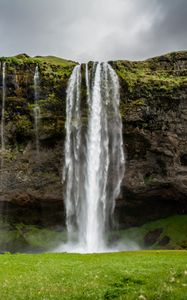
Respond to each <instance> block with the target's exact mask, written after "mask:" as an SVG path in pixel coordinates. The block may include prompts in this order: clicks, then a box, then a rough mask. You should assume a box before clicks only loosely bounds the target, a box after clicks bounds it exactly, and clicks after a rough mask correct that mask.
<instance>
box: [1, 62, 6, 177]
mask: <svg viewBox="0 0 187 300" xmlns="http://www.w3.org/2000/svg"><path fill="white" fill-rule="evenodd" d="M5 101H6V63H5V62H3V63H2V106H1V107H2V108H1V175H2V169H3V166H4V151H5Z"/></svg>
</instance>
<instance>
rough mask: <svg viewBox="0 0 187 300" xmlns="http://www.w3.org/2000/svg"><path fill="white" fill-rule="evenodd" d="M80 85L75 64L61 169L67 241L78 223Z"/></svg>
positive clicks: (68, 92) (67, 107) (78, 70)
mask: <svg viewBox="0 0 187 300" xmlns="http://www.w3.org/2000/svg"><path fill="white" fill-rule="evenodd" d="M80 86H81V67H80V66H76V67H75V68H74V70H73V73H72V75H71V78H70V81H69V85H68V89H67V99H66V141H65V166H64V170H63V182H64V183H65V184H66V190H65V203H66V224H67V230H68V240H69V241H73V239H74V233H75V231H76V227H77V226H79V225H78V224H80V220H79V206H80V197H81V194H80V182H79V181H80V168H81V163H80V147H81V134H80V133H81V116H80Z"/></svg>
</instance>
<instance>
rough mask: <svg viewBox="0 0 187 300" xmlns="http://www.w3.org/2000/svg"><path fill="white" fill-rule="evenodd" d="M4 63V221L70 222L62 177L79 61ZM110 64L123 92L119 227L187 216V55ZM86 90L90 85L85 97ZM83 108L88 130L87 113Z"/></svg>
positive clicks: (21, 58)
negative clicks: (37, 112)
mask: <svg viewBox="0 0 187 300" xmlns="http://www.w3.org/2000/svg"><path fill="white" fill-rule="evenodd" d="M4 60H6V69H7V74H6V86H7V88H6V117H5V125H6V126H5V137H6V141H5V142H6V143H5V144H6V152H5V153H4V168H3V170H2V172H1V173H2V180H1V188H0V207H1V211H2V216H4V217H6V218H8V219H9V220H13V222H22V223H26V224H43V226H48V225H51V224H53V223H54V224H64V223H65V215H64V208H63V186H62V183H61V175H62V167H63V161H64V157H63V155H64V154H63V144H64V138H65V120H66V108H65V101H66V88H67V82H68V79H69V76H70V74H71V72H72V70H73V67H74V66H75V64H76V63H74V62H70V61H65V60H62V59H59V58H54V57H36V58H31V57H28V56H27V55H25V54H21V55H18V56H16V57H13V58H6V59H5V58H2V59H0V61H4ZM36 64H38V66H39V71H40V91H39V92H40V99H39V103H40V108H41V120H40V126H39V137H40V155H39V157H36V150H35V134H34V116H33V105H34V83H33V76H34V71H35V66H36ZM111 65H112V66H113V68H114V69H115V70H116V72H117V74H118V76H119V80H120V86H121V90H120V92H121V104H120V111H121V115H122V121H123V137H124V151H125V156H126V170H125V176H124V180H123V183H122V188H121V194H120V196H119V199H117V201H116V210H115V216H116V221H117V223H118V226H119V227H120V228H124V227H130V226H135V225H141V224H143V223H145V222H147V221H150V220H156V219H159V218H162V217H167V216H169V215H172V214H185V213H187V52H178V53H172V54H168V55H164V56H161V57H157V58H153V59H149V60H147V61H143V62H128V61H116V62H111ZM91 67H92V63H89V68H91ZM83 69H84V66H83ZM84 80H85V79H84V78H83V81H84ZM1 82H2V74H1V72H0V84H1ZM84 89H85V84H84V82H83V90H82V97H83V98H85V95H86V93H85V90H84ZM0 93H1V92H0ZM0 97H1V95H0ZM0 105H1V102H0ZM82 110H83V118H84V124H85V126H86V123H87V120H86V112H85V109H84V107H82ZM0 113H1V107H0Z"/></svg>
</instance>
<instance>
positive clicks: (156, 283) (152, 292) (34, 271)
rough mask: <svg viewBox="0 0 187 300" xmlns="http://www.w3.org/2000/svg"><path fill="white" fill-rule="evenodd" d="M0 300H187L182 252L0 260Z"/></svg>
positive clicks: (185, 259) (185, 262)
mask: <svg viewBox="0 0 187 300" xmlns="http://www.w3.org/2000/svg"><path fill="white" fill-rule="evenodd" d="M0 286H1V289H0V299H1V300H18V299H19V300H23V299H24V300H30V299H32V300H48V299H54V300H57V299H58V300H62V299H71V300H72V299H77V300H78V299H79V300H84V299H103V300H109V299H125V300H130V299H131V300H132V299H142V300H144V299H149V300H157V299H160V300H167V299H170V300H172V299H173V300H178V299H180V300H186V299H187V252H185V251H141V252H126V253H111V254H97V255H79V254H40V255H26V254H17V255H11V254H5V255H1V256H0Z"/></svg>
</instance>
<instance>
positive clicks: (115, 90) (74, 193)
mask: <svg viewBox="0 0 187 300" xmlns="http://www.w3.org/2000/svg"><path fill="white" fill-rule="evenodd" d="M83 87H85V89H86V97H83V89H82V88H83ZM119 104H120V92H119V81H118V76H117V74H116V73H115V71H114V70H113V68H112V67H111V66H110V65H109V64H108V63H94V64H93V65H92V66H89V65H88V64H86V65H84V67H83V66H81V65H77V66H76V67H75V68H74V70H73V73H72V75H71V78H70V80H69V85H68V89H67V99H66V140H65V150H64V151H65V163H64V169H63V185H64V187H65V193H64V198H65V208H66V225H67V240H68V241H67V243H66V244H63V245H61V246H60V247H58V248H57V249H55V252H78V253H101V252H114V251H124V250H137V249H138V247H137V245H136V244H134V243H133V242H131V241H126V242H125V243H124V242H116V243H109V237H110V229H111V228H112V225H113V223H114V218H113V217H114V209H115V200H116V198H117V197H118V196H119V194H120V186H121V183H122V180H123V176H124V170H125V157H124V150H123V137H122V121H121V117H120V112H119Z"/></svg>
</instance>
